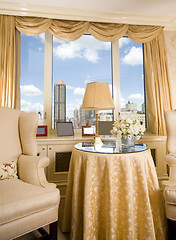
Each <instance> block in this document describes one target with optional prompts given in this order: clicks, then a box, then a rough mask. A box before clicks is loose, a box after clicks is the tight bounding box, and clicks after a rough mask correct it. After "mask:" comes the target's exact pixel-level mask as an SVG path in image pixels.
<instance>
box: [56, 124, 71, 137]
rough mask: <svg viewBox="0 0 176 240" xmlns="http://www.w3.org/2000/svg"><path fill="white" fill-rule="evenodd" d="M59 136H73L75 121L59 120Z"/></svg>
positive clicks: (57, 125)
mask: <svg viewBox="0 0 176 240" xmlns="http://www.w3.org/2000/svg"><path fill="white" fill-rule="evenodd" d="M56 127H57V136H58V137H61V136H73V135H74V131H73V123H72V122H57V123H56Z"/></svg>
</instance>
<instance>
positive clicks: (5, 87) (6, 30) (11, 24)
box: [0, 15, 19, 108]
mask: <svg viewBox="0 0 176 240" xmlns="http://www.w3.org/2000/svg"><path fill="white" fill-rule="evenodd" d="M15 31H16V30H15V17H13V16H5V15H0V33H1V34H0V106H2V107H11V108H15V107H16V94H17V92H16V84H17V82H16V80H17V77H19V68H17V65H16V60H17V59H16V56H17V55H18V54H17V49H16V39H18V37H19V35H15ZM18 80H19V78H18Z"/></svg>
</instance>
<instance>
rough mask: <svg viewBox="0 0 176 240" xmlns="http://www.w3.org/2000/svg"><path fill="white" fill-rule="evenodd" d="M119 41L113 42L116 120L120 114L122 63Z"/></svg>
mask: <svg viewBox="0 0 176 240" xmlns="http://www.w3.org/2000/svg"><path fill="white" fill-rule="evenodd" d="M119 61H120V60H119V40H117V41H115V42H112V75H113V99H114V105H115V111H114V119H117V118H118V114H119V112H120V62H119Z"/></svg>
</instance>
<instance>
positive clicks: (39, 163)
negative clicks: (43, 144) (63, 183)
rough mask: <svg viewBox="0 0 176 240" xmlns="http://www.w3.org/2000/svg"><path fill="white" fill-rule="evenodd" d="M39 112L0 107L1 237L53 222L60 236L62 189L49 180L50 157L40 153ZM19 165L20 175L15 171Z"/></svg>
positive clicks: (54, 234) (53, 233)
mask: <svg viewBox="0 0 176 240" xmlns="http://www.w3.org/2000/svg"><path fill="white" fill-rule="evenodd" d="M37 126H38V115H37V113H25V112H21V111H19V110H14V109H10V108H0V239H2V240H9V239H14V238H16V237H19V236H22V235H24V234H26V233H28V232H31V231H33V230H36V229H39V228H41V227H43V226H46V225H50V238H51V239H53V240H54V239H55V240H56V239H57V220H58V207H59V201H60V193H59V190H58V189H56V185H55V184H53V183H48V182H47V180H46V177H45V172H44V168H45V167H47V166H48V164H49V159H48V157H42V156H37V144H36V130H37ZM16 168H17V171H18V175H17V174H16Z"/></svg>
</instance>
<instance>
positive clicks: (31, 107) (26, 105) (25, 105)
mask: <svg viewBox="0 0 176 240" xmlns="http://www.w3.org/2000/svg"><path fill="white" fill-rule="evenodd" d="M43 109H44V106H43V105H42V104H41V103H35V104H33V103H31V102H28V101H25V100H23V99H21V110H22V111H25V112H43Z"/></svg>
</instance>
